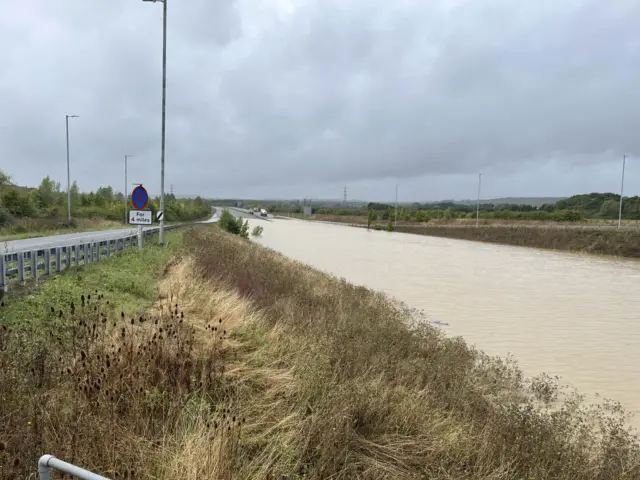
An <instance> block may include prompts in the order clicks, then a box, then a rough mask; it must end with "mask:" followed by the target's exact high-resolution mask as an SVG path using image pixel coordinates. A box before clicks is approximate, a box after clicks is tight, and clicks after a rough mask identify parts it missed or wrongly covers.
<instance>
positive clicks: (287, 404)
mask: <svg viewBox="0 0 640 480" xmlns="http://www.w3.org/2000/svg"><path fill="white" fill-rule="evenodd" d="M185 243H186V245H187V251H186V252H185V254H184V256H183V259H182V261H181V263H180V264H179V265H174V266H173V267H172V268H171V270H170V275H169V276H168V278H167V279H166V280H165V282H164V284H163V286H162V291H161V296H160V301H159V303H158V304H157V306H156V307H155V308H154V309H152V310H151V311H149V312H146V313H145V314H144V315H141V316H139V315H136V316H135V317H131V316H130V315H125V316H124V317H123V316H122V315H121V314H120V312H119V311H118V309H117V307H116V306H114V305H113V303H112V302H109V299H105V298H101V297H100V295H99V294H98V297H96V294H95V292H94V293H93V297H92V298H91V299H89V298H88V294H87V295H86V296H85V300H84V304H83V302H82V301H81V299H80V300H78V301H77V302H76V304H75V305H74V306H73V308H72V306H71V305H69V308H68V309H67V310H66V311H63V312H62V313H60V312H59V311H58V312H56V311H54V312H51V314H50V315H49V316H48V317H47V318H43V319H41V322H39V323H38V325H39V326H38V329H37V330H35V331H34V330H32V329H30V328H29V327H26V326H25V327H21V326H12V327H10V328H9V329H6V330H4V329H3V330H0V419H2V422H0V442H1V443H0V445H2V446H4V447H3V448H0V450H2V451H0V478H14V477H20V478H22V477H24V476H27V475H28V474H30V473H33V471H34V469H33V467H34V465H35V461H36V459H37V457H38V456H39V455H40V454H42V453H54V454H55V455H57V456H58V457H60V458H63V459H65V460H67V461H73V462H76V463H79V464H81V465H83V466H85V467H88V468H91V469H94V470H95V471H98V472H100V473H102V474H104V475H107V476H111V477H113V478H115V477H116V473H117V474H118V475H117V476H118V478H123V477H131V478H166V479H169V478H171V479H174V478H185V479H196V478H234V479H235V478H237V479H245V478H255V479H270V478H289V479H292V478H310V479H321V478H323V479H324V478H334V479H351V478H363V479H374V478H389V479H402V478H407V479H409V478H428V479H443V480H444V479H527V480H530V479H536V480H541V479H567V480H568V479H632V478H633V479H635V478H640V446H639V444H638V439H637V438H636V437H635V436H634V435H633V434H632V433H631V432H630V431H628V430H627V428H626V427H625V425H626V423H625V421H626V417H625V415H624V412H622V411H621V409H620V407H619V405H617V404H615V403H606V404H604V405H601V406H597V407H588V406H584V405H582V404H581V402H580V397H579V396H577V395H567V396H565V395H564V394H562V392H561V391H559V390H558V387H557V386H556V385H555V384H554V382H553V381H552V380H551V379H549V378H548V377H544V376H543V377H540V378H536V379H532V380H527V379H524V378H523V376H522V374H521V373H520V371H519V370H518V369H517V367H516V366H515V365H514V364H513V363H512V362H510V361H503V360H500V359H495V358H489V357H487V356H486V355H484V354H483V353H482V352H479V351H477V350H474V349H472V348H470V347H469V346H467V345H466V344H465V342H464V341H463V340H462V339H460V338H452V339H451V338H445V337H444V336H443V335H442V334H441V333H440V332H439V331H438V330H437V329H435V328H433V327H430V326H428V325H425V324H423V323H422V322H420V317H419V315H417V313H416V312H410V311H407V310H406V309H404V308H403V307H402V306H401V305H397V304H395V303H394V302H392V301H390V300H389V299H388V298H386V297H385V296H383V295H382V294H379V293H376V292H372V291H370V290H367V289H365V288H362V287H357V286H354V285H350V284H348V283H347V282H345V281H342V280H338V279H334V278H330V277H328V276H326V275H324V274H321V273H319V272H317V271H315V270H312V269H309V268H307V267H305V266H302V265H300V264H298V263H295V262H292V261H289V260H286V259H284V258H283V257H281V256H280V255H278V254H276V253H274V252H271V251H268V250H266V249H264V248H262V247H259V246H256V245H253V244H251V243H250V242H248V241H246V240H242V239H239V238H237V237H234V236H231V235H228V234H225V233H223V232H220V231H218V230H217V229H216V228H215V227H211V228H202V229H198V230H193V231H191V232H189V233H188V234H187V237H186V239H185ZM108 302H109V303H108ZM176 304H177V305H176ZM183 314H184V316H183ZM0 315H1V314H0ZM0 318H1V317H0ZM34 335H35V336H34Z"/></svg>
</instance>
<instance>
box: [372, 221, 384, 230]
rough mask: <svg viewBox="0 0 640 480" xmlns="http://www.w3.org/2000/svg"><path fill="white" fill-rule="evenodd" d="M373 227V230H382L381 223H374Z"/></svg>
mask: <svg viewBox="0 0 640 480" xmlns="http://www.w3.org/2000/svg"><path fill="white" fill-rule="evenodd" d="M373 229H374V230H382V225H380V224H379V223H376V224H375V225H374V226H373Z"/></svg>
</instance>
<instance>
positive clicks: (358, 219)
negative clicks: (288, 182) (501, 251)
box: [293, 214, 640, 228]
mask: <svg viewBox="0 0 640 480" xmlns="http://www.w3.org/2000/svg"><path fill="white" fill-rule="evenodd" d="M293 217H294V218H298V219H305V217H304V215H301V214H294V215H293ZM306 219H307V220H315V221H322V222H334V223H348V224H352V225H366V224H367V217H366V216H365V215H318V214H314V215H313V216H312V217H307V218H306ZM391 219H392V220H393V215H391ZM375 223H378V224H380V225H381V226H382V227H384V226H385V225H386V224H387V220H380V219H379V220H375V221H374V222H373V224H375ZM397 224H398V225H399V226H400V225H402V226H407V227H421V226H425V225H428V226H433V225H437V226H449V227H451V226H455V227H464V226H467V227H475V226H476V218H475V216H474V217H473V218H455V219H451V220H445V219H437V218H433V219H431V220H429V221H428V222H417V221H415V220H411V221H404V220H400V219H399V220H398V222H397ZM576 225H580V226H585V227H598V226H608V227H611V226H617V225H618V220H607V219H584V220H581V221H578V222H556V221H550V220H526V219H520V220H517V219H514V220H503V219H488V218H480V226H485V227H524V226H528V227H541V228H544V227H547V228H554V227H558V228H564V227H575V226H576ZM622 225H625V226H631V227H640V221H639V220H623V221H622Z"/></svg>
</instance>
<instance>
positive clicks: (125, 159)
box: [124, 155, 133, 225]
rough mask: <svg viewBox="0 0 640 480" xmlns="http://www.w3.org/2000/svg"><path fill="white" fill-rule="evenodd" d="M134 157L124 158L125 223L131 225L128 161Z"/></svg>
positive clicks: (126, 156)
mask: <svg viewBox="0 0 640 480" xmlns="http://www.w3.org/2000/svg"><path fill="white" fill-rule="evenodd" d="M129 157H133V155H125V156H124V223H125V225H126V224H127V223H129V192H128V190H127V160H128V159H129Z"/></svg>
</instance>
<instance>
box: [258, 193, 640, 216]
mask: <svg viewBox="0 0 640 480" xmlns="http://www.w3.org/2000/svg"><path fill="white" fill-rule="evenodd" d="M264 206H265V208H267V210H268V211H269V212H272V213H289V212H290V213H293V214H300V213H302V207H301V206H300V205H298V204H294V203H292V204H289V205H286V204H282V203H278V204H271V205H264ZM619 206H620V195H618V194H615V193H589V194H581V195H574V196H572V197H569V198H565V199H562V200H559V201H558V202H556V203H553V204H545V205H541V206H539V207H536V206H534V205H522V204H492V203H481V204H480V218H483V219H496V220H546V221H558V222H575V221H580V220H584V219H609V220H613V219H617V218H618V211H619ZM370 212H372V213H370ZM622 212H623V217H624V218H625V219H632V220H640V197H639V196H633V197H624V199H623V205H622ZM312 213H314V214H317V215H341V216H349V215H358V216H369V215H371V216H372V217H373V220H374V221H376V220H385V221H386V220H389V219H390V218H394V217H395V206H394V205H390V204H386V203H376V202H371V203H369V204H367V205H363V206H362V207H359V208H348V207H334V208H323V207H314V208H313V209H312ZM475 216H476V205H475V204H459V203H454V202H433V203H413V204H411V205H406V204H403V205H399V206H398V220H402V221H418V222H425V221H429V220H434V219H437V220H453V219H458V218H475Z"/></svg>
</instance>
